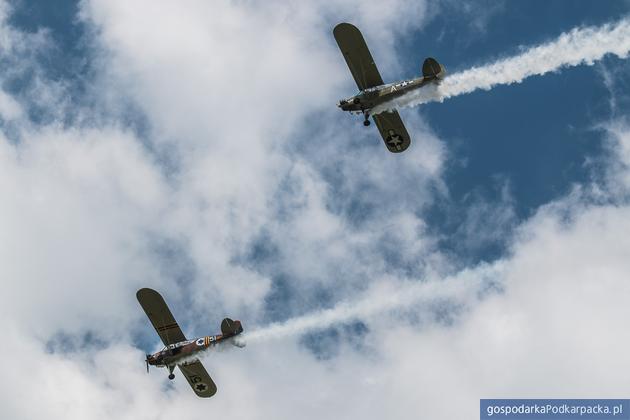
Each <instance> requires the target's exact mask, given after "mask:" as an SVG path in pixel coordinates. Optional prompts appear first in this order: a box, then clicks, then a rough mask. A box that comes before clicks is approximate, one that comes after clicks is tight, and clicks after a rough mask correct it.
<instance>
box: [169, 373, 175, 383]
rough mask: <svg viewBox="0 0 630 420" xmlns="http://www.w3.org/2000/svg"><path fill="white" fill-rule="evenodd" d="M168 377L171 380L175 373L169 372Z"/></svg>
mask: <svg viewBox="0 0 630 420" xmlns="http://www.w3.org/2000/svg"><path fill="white" fill-rule="evenodd" d="M168 379H170V380H171V381H172V380H173V379H175V374H173V373H171V374H170V375H168Z"/></svg>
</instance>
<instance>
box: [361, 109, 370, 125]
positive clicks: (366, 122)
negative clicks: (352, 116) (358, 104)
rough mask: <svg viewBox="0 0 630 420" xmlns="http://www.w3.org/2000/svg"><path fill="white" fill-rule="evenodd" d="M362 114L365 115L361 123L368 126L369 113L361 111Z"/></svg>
mask: <svg viewBox="0 0 630 420" xmlns="http://www.w3.org/2000/svg"><path fill="white" fill-rule="evenodd" d="M363 116H364V117H365V120H364V121H363V125H364V126H366V127H367V126H369V125H370V120H369V119H368V118H370V114H368V113H367V112H365V111H363Z"/></svg>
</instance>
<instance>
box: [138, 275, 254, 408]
mask: <svg viewBox="0 0 630 420" xmlns="http://www.w3.org/2000/svg"><path fill="white" fill-rule="evenodd" d="M136 297H137V298H138V302H140V306H142V309H144V312H146V314H147V316H148V317H149V320H150V321H151V324H153V327H154V328H155V330H156V331H157V333H158V335H159V336H160V338H161V339H162V342H163V343H164V346H165V347H164V348H163V349H162V350H160V351H158V352H157V353H154V354H147V358H146V364H147V372H148V371H149V365H151V366H156V367H166V368H167V369H168V372H169V375H168V378H169V379H174V378H175V375H174V374H173V370H175V366H178V367H179V369H180V370H181V371H182V374H183V375H184V377H185V378H186V380H187V381H188V383H189V384H190V386H191V387H192V389H193V391H195V394H197V396H199V397H202V398H208V397H211V396H213V395H214V394H215V393H216V392H217V386H216V385H215V384H214V381H213V380H212V378H211V377H210V375H209V374H208V372H207V371H206V369H205V368H204V367H203V365H202V364H201V362H200V361H199V359H198V357H197V356H198V355H199V353H200V352H201V351H204V350H207V349H208V348H209V347H214V346H216V345H219V344H221V343H225V342H232V344H234V345H237V346H240V344H239V343H236V342H235V341H234V340H231V339H233V338H234V337H236V336H237V335H239V334H240V333H242V332H243V326H242V325H241V321H232V320H231V319H230V318H225V319H224V320H223V321H222V322H221V334H218V335H209V336H205V337H199V338H195V339H193V340H187V339H186V337H185V336H184V333H183V332H182V330H181V328H179V325H177V322H176V321H175V318H174V317H173V314H172V313H171V311H170V310H169V309H168V306H167V305H166V302H165V301H164V298H162V296H161V295H160V294H159V293H158V292H156V291H155V290H152V289H147V288H145V289H140V290H138V292H137V293H136Z"/></svg>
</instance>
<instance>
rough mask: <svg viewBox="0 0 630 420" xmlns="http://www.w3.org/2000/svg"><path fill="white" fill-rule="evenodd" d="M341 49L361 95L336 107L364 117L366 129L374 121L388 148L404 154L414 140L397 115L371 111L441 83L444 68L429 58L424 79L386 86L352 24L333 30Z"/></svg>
mask: <svg viewBox="0 0 630 420" xmlns="http://www.w3.org/2000/svg"><path fill="white" fill-rule="evenodd" d="M333 35H334V36H335V40H336V41H337V44H338V45H339V49H340V50H341V52H342V54H343V58H344V59H345V60H346V64H348V67H349V68H350V73H352V77H354V81H355V82H356V83H357V86H358V88H359V93H358V94H356V95H354V96H352V97H351V98H348V99H342V100H340V101H339V103H338V104H337V106H338V107H339V108H341V109H342V110H343V111H349V112H350V113H356V114H363V116H364V118H365V119H364V121H363V125H365V126H366V127H367V126H369V125H370V119H369V118H370V116H372V118H373V119H374V122H375V123H376V127H377V128H378V131H379V133H380V134H381V137H383V141H384V142H385V146H387V149H388V150H389V151H390V152H393V153H399V152H403V151H405V150H406V149H407V148H408V147H409V144H411V139H410V137H409V133H408V132H407V129H406V128H405V125H404V124H403V122H402V120H401V119H400V115H399V114H398V112H397V111H389V112H382V113H380V114H374V115H372V114H371V113H370V111H371V110H372V109H373V108H374V107H376V106H377V105H381V104H383V103H385V102H388V101H390V100H392V99H395V98H397V97H399V96H402V95H404V94H406V93H408V92H410V91H412V90H415V89H419V88H421V87H423V86H425V85H427V84H428V83H438V82H439V81H440V80H441V79H442V78H443V77H444V76H445V75H446V70H445V69H444V66H442V65H441V64H440V63H438V62H437V61H436V60H435V59H434V58H427V59H426V60H424V63H423V64H422V76H421V77H416V78H414V79H411V80H403V81H401V82H396V83H388V84H385V83H384V82H383V78H382V77H381V74H380V73H379V71H378V68H377V67H376V64H374V59H373V58H372V54H370V50H369V49H368V47H367V44H366V43H365V39H363V35H362V34H361V31H359V29H357V27H356V26H354V25H352V24H350V23H340V24H339V25H337V26H335V29H334V30H333Z"/></svg>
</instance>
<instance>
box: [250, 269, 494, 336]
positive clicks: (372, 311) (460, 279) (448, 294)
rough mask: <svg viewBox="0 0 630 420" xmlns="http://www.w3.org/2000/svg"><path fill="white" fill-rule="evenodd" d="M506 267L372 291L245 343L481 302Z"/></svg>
mask: <svg viewBox="0 0 630 420" xmlns="http://www.w3.org/2000/svg"><path fill="white" fill-rule="evenodd" d="M501 268H502V266H501V265H500V264H498V263H495V264H494V265H492V266H489V265H483V266H479V267H476V268H475V269H473V270H464V271H462V272H460V273H458V274H457V275H456V276H454V277H450V278H447V279H445V280H440V281H437V280H435V281H428V282H423V283H420V282H415V283H409V284H407V285H406V286H403V287H399V288H397V289H395V290H394V289H392V287H391V286H381V287H378V288H376V290H372V291H371V292H370V293H369V294H367V295H366V296H364V297H363V299H361V300H359V301H356V302H343V303H340V304H338V305H337V306H335V307H334V308H331V309H327V310H323V311H319V312H315V313H313V314H310V315H305V316H302V317H299V318H293V319H290V320H288V321H285V322H283V323H277V324H271V325H269V326H267V327H265V328H262V329H259V330H255V331H253V332H251V333H247V334H246V335H244V337H243V338H242V339H241V340H243V344H244V342H247V343H251V342H253V341H263V340H268V339H273V338H282V337H287V336H291V335H297V334H304V333H307V332H310V331H315V330H321V329H325V328H328V327H331V326H332V325H334V324H337V323H343V322H349V321H353V320H359V319H361V320H366V319H369V318H370V317H373V316H375V315H378V314H382V313H384V312H387V311H392V310H395V309H404V308H405V307H409V306H411V305H413V304H419V303H430V302H434V301H439V300H448V301H449V302H453V303H457V304H460V305H466V304H469V303H471V301H474V300H475V299H477V298H478V295H479V292H481V291H482V290H483V288H484V287H486V288H487V286H488V285H489V284H492V283H493V282H496V279H497V278H498V277H500V272H501Z"/></svg>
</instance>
